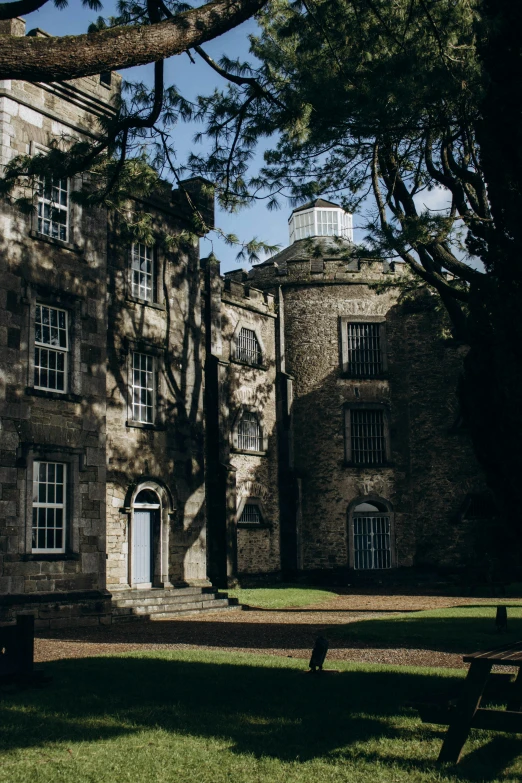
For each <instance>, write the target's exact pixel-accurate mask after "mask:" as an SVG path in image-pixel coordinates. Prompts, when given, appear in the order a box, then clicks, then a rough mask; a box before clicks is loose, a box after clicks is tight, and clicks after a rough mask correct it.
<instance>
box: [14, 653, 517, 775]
mask: <svg viewBox="0 0 522 783" xmlns="http://www.w3.org/2000/svg"><path fill="white" fill-rule="evenodd" d="M336 666H337V664H336ZM45 668H46V670H47V671H48V672H49V673H50V674H52V675H53V677H54V680H53V682H52V683H51V684H49V685H46V686H45V687H44V688H42V689H29V690H25V691H19V692H17V693H7V692H6V691H5V690H4V692H3V693H2V694H1V701H0V709H1V715H0V736H1V741H2V757H1V758H0V780H1V781H2V783H443V782H444V783H457V781H461V782H463V783H474V782H476V783H479V781H486V780H487V781H489V782H490V783H492V782H493V781H496V782H497V783H500V781H502V783H508V782H509V783H515V782H517V783H518V782H519V781H520V779H521V778H522V759H520V758H518V757H517V753H519V752H520V744H519V742H518V741H516V740H515V739H514V738H513V737H509V736H504V735H493V734H487V733H484V732H474V734H473V735H472V738H471V740H470V741H469V743H468V745H467V746H466V753H465V756H464V758H463V761H462V762H461V764H460V765H459V766H458V767H457V768H455V769H453V768H445V769H442V770H440V769H437V767H436V766H434V762H435V759H436V757H437V754H438V752H439V749H440V745H441V734H442V732H441V731H440V729H439V728H437V727H435V726H430V725H423V724H422V723H421V722H420V720H419V719H418V717H417V714H416V712H415V711H414V710H413V709H412V708H411V707H409V706H408V703H409V702H412V701H419V700H426V701H429V700H431V699H433V698H435V697H436V696H441V695H447V696H448V697H451V696H452V695H453V694H454V692H455V689H456V688H458V685H459V683H460V682H461V679H462V676H463V672H454V671H451V670H443V671H436V670H428V669H409V668H400V667H384V666H363V665H355V664H339V668H340V669H341V670H342V671H341V673H340V674H337V675H336V674H331V675H324V676H317V677H313V676H311V675H308V674H305V673H304V670H305V669H306V662H305V661H298V660H294V659H291V660H290V659H287V658H282V657H280V658H277V657H270V656H252V655H248V654H242V655H241V654H229V653H224V652H223V653H221V652H220V653H217V652H199V651H196V652H193V651H191V652H175V653H174V652H173V653H168V652H148V653H146V654H127V655H125V656H121V657H116V656H114V657H106V658H101V657H100V658H86V659H80V660H64V661H57V662H53V663H49V664H46V666H45Z"/></svg>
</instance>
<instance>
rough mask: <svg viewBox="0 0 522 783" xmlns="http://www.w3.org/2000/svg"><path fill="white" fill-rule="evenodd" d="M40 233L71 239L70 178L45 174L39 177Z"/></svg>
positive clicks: (66, 239) (64, 239) (66, 240)
mask: <svg viewBox="0 0 522 783" xmlns="http://www.w3.org/2000/svg"><path fill="white" fill-rule="evenodd" d="M38 233H39V234H43V235H44V236H47V237H52V238H53V239H61V240H62V241H64V242H68V241H69V180H68V179H67V178H65V177H64V178H61V179H60V178H57V177H53V175H52V174H45V175H42V176H41V177H39V178H38Z"/></svg>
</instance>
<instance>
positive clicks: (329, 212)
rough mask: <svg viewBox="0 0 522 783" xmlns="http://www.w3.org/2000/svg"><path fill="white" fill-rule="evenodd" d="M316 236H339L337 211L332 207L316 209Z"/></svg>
mask: <svg viewBox="0 0 522 783" xmlns="http://www.w3.org/2000/svg"><path fill="white" fill-rule="evenodd" d="M316 213H317V214H316V219H317V236H319V237H334V236H339V234H340V233H341V232H340V231H339V212H338V211H337V210H334V209H318V210H316Z"/></svg>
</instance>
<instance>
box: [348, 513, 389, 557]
mask: <svg viewBox="0 0 522 783" xmlns="http://www.w3.org/2000/svg"><path fill="white" fill-rule="evenodd" d="M393 533H394V531H393V511H392V507H391V504H390V503H388V501H386V500H381V499H379V500H376V499H373V498H361V499H359V500H357V501H354V503H352V504H351V507H350V509H349V514H348V542H349V553H350V567H351V568H353V569H355V570H356V571H368V570H371V571H374V570H381V569H387V568H394V566H395V547H394V535H393Z"/></svg>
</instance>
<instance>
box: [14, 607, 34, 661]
mask: <svg viewBox="0 0 522 783" xmlns="http://www.w3.org/2000/svg"><path fill="white" fill-rule="evenodd" d="M16 647H17V652H18V656H17V657H18V672H19V674H21V675H22V676H28V675H31V674H32V673H33V662H34V615H33V614H19V615H18V616H17V618H16Z"/></svg>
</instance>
